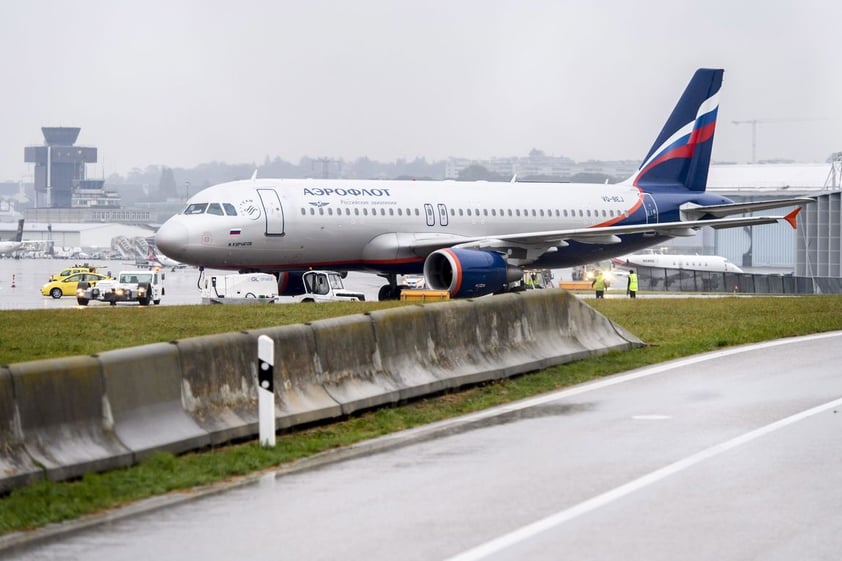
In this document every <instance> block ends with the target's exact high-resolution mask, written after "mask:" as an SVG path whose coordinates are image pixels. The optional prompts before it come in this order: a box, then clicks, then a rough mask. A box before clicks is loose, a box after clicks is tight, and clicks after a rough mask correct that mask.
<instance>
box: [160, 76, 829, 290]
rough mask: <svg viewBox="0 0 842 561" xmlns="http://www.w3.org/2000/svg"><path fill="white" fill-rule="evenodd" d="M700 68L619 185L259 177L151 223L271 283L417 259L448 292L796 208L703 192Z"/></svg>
mask: <svg viewBox="0 0 842 561" xmlns="http://www.w3.org/2000/svg"><path fill="white" fill-rule="evenodd" d="M722 75H723V71H722V70H721V69H699V70H697V71H696V73H695V74H694V76H693V78H692V79H691V81H690V83H689V84H688V86H687V88H686V89H685V91H684V93H683V95H682V96H681V98H680V99H679V101H678V103H677V104H676V106H675V108H674V109H673V112H672V114H671V115H670V117H669V119H668V120H667V122H666V124H665V125H664V127H663V130H662V131H661V133H660V134H659V135H658V137H657V139H656V140H655V142H654V144H653V146H652V148H651V149H650V150H649V153H648V154H647V156H646V158H645V159H644V161H643V163H642V164H641V166H640V168H639V170H638V171H637V173H635V174H634V175H633V176H632V177H630V178H629V179H627V180H626V181H624V182H622V183H620V184H617V185H601V184H558V183H511V182H510V183H490V182H485V181H477V182H472V183H456V182H453V181H424V182H422V181H418V182H415V181H382V180H371V181H367V180H341V179H340V180H317V179H311V180H297V179H257V177H256V173H255V176H253V177H252V178H251V179H250V180H244V181H234V182H230V183H222V184H219V185H215V186H212V187H209V188H207V189H204V190H202V191H200V192H199V193H197V194H196V195H194V196H193V197H191V198H190V200H189V201H188V204H187V207H186V208H185V209H184V211H182V212H181V213H180V214H178V215H176V216H174V217H172V218H170V219H169V220H167V221H166V222H165V223H164V224H163V225H162V226H161V228H160V229H159V230H158V233H157V234H156V243H157V245H158V247H159V248H160V249H161V251H163V252H164V253H166V254H167V255H169V256H170V257H172V258H174V259H178V260H180V261H182V262H185V263H189V264H192V265H197V266H200V267H212V268H218V269H232V270H239V271H244V272H245V271H264V272H273V273H276V274H278V276H279V293H281V294H287V295H295V294H298V293H301V292H303V287H302V286H301V274H302V272H304V271H306V270H308V269H311V268H329V269H333V270H362V271H370V272H373V273H376V274H379V275H381V276H383V277H385V278H386V279H387V280H388V284H386V285H385V286H383V287H382V288H381V289H380V293H379V298H380V299H381V300H386V299H396V298H398V297H399V295H400V290H401V288H402V287H401V286H399V285H398V282H397V279H398V276H399V275H405V274H406V275H410V274H419V273H422V272H423V275H424V279H425V284H426V286H427V288H429V289H433V290H448V291H449V292H450V295H451V297H453V298H464V297H475V296H482V295H485V294H491V293H497V292H504V291H506V290H508V289H509V288H510V287H514V286H516V284H517V283H518V282H519V281H520V280H521V278H522V276H523V272H522V271H523V268H525V267H528V268H546V269H556V268H564V267H572V266H576V265H581V264H586V263H593V262H596V261H601V260H605V259H609V258H611V257H616V256H618V255H626V254H629V253H634V252H636V251H639V250H641V249H643V248H646V247H651V246H653V245H657V244H659V243H663V242H664V241H665V240H667V239H669V238H672V237H674V236H690V235H693V234H694V233H695V232H696V231H697V230H699V229H700V228H702V227H703V226H711V227H714V228H732V227H743V226H752V225H760V224H770V223H776V222H779V221H781V220H786V221H787V222H789V223H790V224H791V225H792V226H793V227H794V226H795V215H796V214H797V213H798V211H799V210H801V208H800V207H799V208H797V209H795V210H794V211H793V212H791V213H789V214H788V215H787V216H734V215H742V214H745V213H747V212H753V211H758V210H764V209H771V208H782V207H786V206H793V205H803V204H806V203H810V202H813V199H809V198H797V199H789V200H775V201H758V202H750V203H734V202H733V201H731V200H729V199H727V198H725V197H722V196H719V195H715V194H710V193H706V192H705V187H706V183H707V176H708V167H709V164H710V156H711V146H712V143H713V135H714V129H715V125H716V116H717V109H718V98H719V90H720V86H721V84H722Z"/></svg>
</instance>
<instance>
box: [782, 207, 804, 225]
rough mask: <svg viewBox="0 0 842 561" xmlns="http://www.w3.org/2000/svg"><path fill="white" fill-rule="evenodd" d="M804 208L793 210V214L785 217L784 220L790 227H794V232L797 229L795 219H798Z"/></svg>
mask: <svg viewBox="0 0 842 561" xmlns="http://www.w3.org/2000/svg"><path fill="white" fill-rule="evenodd" d="M802 208H803V207H800V206H799V207H797V208H796V209H795V210H793V211H792V212H790V213H789V214H787V215H786V216H784V220H786V221H787V222H789V225H790V226H792V229H793V230H795V229H796V224H795V217H796V216H798V213H799V212H801V209H802Z"/></svg>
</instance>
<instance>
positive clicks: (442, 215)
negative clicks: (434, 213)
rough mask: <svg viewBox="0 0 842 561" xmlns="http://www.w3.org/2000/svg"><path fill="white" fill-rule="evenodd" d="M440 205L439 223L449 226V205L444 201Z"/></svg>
mask: <svg viewBox="0 0 842 561" xmlns="http://www.w3.org/2000/svg"><path fill="white" fill-rule="evenodd" d="M438 207H439V224H440V225H441V226H447V207H446V206H445V205H444V204H443V203H439V204H438Z"/></svg>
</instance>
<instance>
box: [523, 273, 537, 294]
mask: <svg viewBox="0 0 842 561" xmlns="http://www.w3.org/2000/svg"><path fill="white" fill-rule="evenodd" d="M523 277H524V278H523V284H524V285H525V286H526V289H527V290H529V289H531V288H535V276H534V275H530V274H529V273H526V274H525V275H523Z"/></svg>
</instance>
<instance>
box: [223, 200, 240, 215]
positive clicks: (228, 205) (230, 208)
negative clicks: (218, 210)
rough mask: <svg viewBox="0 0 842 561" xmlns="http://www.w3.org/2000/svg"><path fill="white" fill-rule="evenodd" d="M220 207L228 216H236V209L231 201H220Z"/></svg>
mask: <svg viewBox="0 0 842 561" xmlns="http://www.w3.org/2000/svg"><path fill="white" fill-rule="evenodd" d="M222 208H223V209H225V214H227V215H228V216H237V209H236V208H234V205H232V204H231V203H222Z"/></svg>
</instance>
